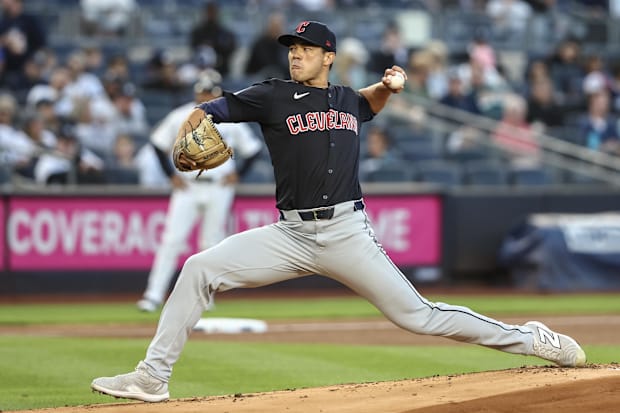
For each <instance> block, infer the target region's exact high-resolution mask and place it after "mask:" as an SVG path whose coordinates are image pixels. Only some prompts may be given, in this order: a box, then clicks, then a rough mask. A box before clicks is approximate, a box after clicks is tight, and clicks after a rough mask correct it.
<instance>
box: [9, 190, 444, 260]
mask: <svg viewBox="0 0 620 413" xmlns="http://www.w3.org/2000/svg"><path fill="white" fill-rule="evenodd" d="M365 202H366V205H367V210H366V212H367V213H368V215H369V216H370V218H371V220H372V223H373V226H374V228H375V231H376V235H377V237H378V239H379V241H380V242H381V243H382V245H383V247H384V248H385V250H386V251H387V252H388V254H389V255H390V257H391V258H392V260H393V261H394V262H395V263H396V264H397V265H403V266H415V265H437V264H439V261H440V258H441V256H440V245H441V239H440V236H441V228H440V226H441V201H440V198H439V197H437V196H434V195H415V196H373V197H368V198H366V199H365ZM167 205H168V199H167V198H165V197H161V198H160V197H155V198H139V197H135V198H126V197H125V198H121V197H110V198H108V197H76V198H72V197H58V198H56V197H13V198H11V200H10V202H9V209H8V211H5V213H7V214H8V217H7V219H6V228H5V229H4V231H6V240H7V245H6V246H5V247H6V248H8V260H9V262H8V263H5V265H7V266H9V267H10V269H11V270H14V271H20V270H21V271H29V270H54V271H57V270H87V269H94V270H95V269H96V270H148V269H149V268H150V266H151V264H152V261H153V257H154V253H155V251H156V248H157V245H158V243H159V241H160V239H161V235H162V231H163V228H164V222H165V217H166V208H167ZM0 213H1V212H0ZM277 219H278V211H277V210H276V209H275V207H274V200H273V198H272V197H237V199H236V200H235V202H234V204H233V207H232V211H231V214H230V220H229V222H228V223H227V228H228V229H229V232H230V233H235V232H240V231H244V230H247V229H250V228H255V227H258V226H262V225H266V224H270V223H272V222H275V221H276V220H277ZM1 246H2V244H0V247H1ZM196 251H197V230H196V229H195V230H194V232H193V233H192V235H191V237H190V239H189V240H188V242H187V245H186V246H185V248H184V250H183V254H182V255H181V257H180V258H179V265H180V264H181V263H182V262H183V260H185V258H187V257H188V256H189V255H191V254H193V253H194V252H196ZM0 263H1V262H0Z"/></svg>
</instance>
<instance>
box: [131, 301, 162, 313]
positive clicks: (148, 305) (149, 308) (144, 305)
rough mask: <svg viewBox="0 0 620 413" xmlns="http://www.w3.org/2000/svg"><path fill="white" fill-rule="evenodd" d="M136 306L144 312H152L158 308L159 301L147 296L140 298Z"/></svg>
mask: <svg viewBox="0 0 620 413" xmlns="http://www.w3.org/2000/svg"><path fill="white" fill-rule="evenodd" d="M136 307H138V310H140V311H144V312H145V313H154V312H155V311H157V309H158V308H159V303H156V302H155V301H151V300H149V299H148V298H142V299H141V300H140V301H138V302H137V303H136Z"/></svg>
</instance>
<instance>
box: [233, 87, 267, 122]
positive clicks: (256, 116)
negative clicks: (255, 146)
mask: <svg viewBox="0 0 620 413" xmlns="http://www.w3.org/2000/svg"><path fill="white" fill-rule="evenodd" d="M273 91H274V87H273V84H272V83H271V82H269V81H264V82H262V83H256V84H254V85H252V86H250V87H248V88H245V89H242V90H239V91H237V92H234V93H231V92H224V98H226V102H227V103H228V109H229V115H230V118H229V121H231V122H261V121H263V120H265V119H266V118H267V115H268V108H269V104H268V102H267V101H268V99H269V96H270V95H272V93H273Z"/></svg>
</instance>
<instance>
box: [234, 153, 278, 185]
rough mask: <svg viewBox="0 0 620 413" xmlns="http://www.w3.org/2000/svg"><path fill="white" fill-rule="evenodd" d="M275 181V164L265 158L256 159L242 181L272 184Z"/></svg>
mask: <svg viewBox="0 0 620 413" xmlns="http://www.w3.org/2000/svg"><path fill="white" fill-rule="evenodd" d="M274 181H275V179H274V176H273V166H272V165H271V162H270V161H268V160H265V159H257V160H255V161H254V163H253V164H252V167H251V168H250V170H249V171H247V173H246V174H245V175H243V176H242V177H241V182H242V183H246V184H270V183H273V182H274Z"/></svg>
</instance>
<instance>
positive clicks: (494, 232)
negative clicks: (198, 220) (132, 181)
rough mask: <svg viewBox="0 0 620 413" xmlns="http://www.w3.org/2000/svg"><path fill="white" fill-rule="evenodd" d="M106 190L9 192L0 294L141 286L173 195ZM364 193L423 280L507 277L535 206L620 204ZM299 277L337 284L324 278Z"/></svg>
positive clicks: (553, 196) (617, 202)
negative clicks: (514, 236)
mask: <svg viewBox="0 0 620 413" xmlns="http://www.w3.org/2000/svg"><path fill="white" fill-rule="evenodd" d="M102 192H103V191H102V189H101V187H98V188H92V187H91V188H85V187H78V188H67V189H66V190H63V191H62V192H49V191H48V192H37V191H11V192H6V193H5V194H4V195H3V196H2V202H1V203H0V231H1V233H2V234H4V236H3V237H2V239H0V252H1V253H0V278H1V279H2V282H0V294H19V293H32V292H82V291H83V292H99V291H102V292H106V291H118V292H139V291H140V290H141V289H142V288H143V287H144V284H145V281H146V277H147V274H148V270H149V268H150V265H151V262H152V260H153V256H154V252H155V249H156V246H157V244H158V242H159V239H160V237H161V233H162V230H163V225H164V220H165V213H166V207H167V203H168V194H167V193H165V192H152V191H137V192H136V191H132V190H130V189H127V188H107V193H105V194H104V193H102ZM365 192H366V193H367V196H366V197H365V201H366V204H367V207H368V208H367V212H368V214H369V215H370V217H371V219H372V221H373V224H374V228H375V230H376V232H377V236H378V239H379V240H380V241H381V242H382V244H383V246H384V248H385V249H386V251H387V252H388V254H389V255H390V257H391V258H392V259H393V261H394V262H395V263H396V264H397V265H398V266H399V267H400V268H402V269H403V271H404V272H405V273H406V274H407V275H408V276H409V277H410V278H412V279H414V280H415V281H420V282H422V281H435V282H436V281H440V282H444V283H450V282H455V281H467V280H474V279H476V280H477V281H479V280H480V279H481V278H482V279H485V280H486V281H492V280H493V279H495V280H497V279H501V272H502V269H501V268H499V267H498V264H497V252H498V248H499V245H500V244H501V242H502V240H503V238H504V237H505V235H506V234H507V233H508V232H509V231H510V230H511V229H512V228H514V226H515V225H517V224H518V223H519V222H521V221H523V220H524V219H525V218H526V217H527V216H528V214H530V213H540V212H573V213H575V212H581V213H592V212H601V211H610V210H618V209H620V190H612V189H610V188H524V189H520V190H516V189H515V188H506V189H503V190H498V189H489V188H480V189H475V188H471V187H470V188H466V189H465V188H460V189H453V190H449V191H446V190H444V191H442V190H440V188H436V187H432V186H419V185H413V184H412V185H404V186H403V185H395V184H391V185H377V184H374V185H367V186H366V188H365ZM272 194H273V188H272V187H271V186H269V185H267V186H264V187H263V186H240V187H239V190H238V196H237V198H236V200H235V202H234V205H233V209H232V213H231V215H230V219H229V221H228V222H227V228H228V230H229V232H230V233H234V232H239V231H243V230H246V229H249V228H253V227H257V226H260V225H264V224H268V223H271V222H274V221H275V220H277V218H278V213H277V210H276V209H275V208H274V201H273V196H272ZM196 239H197V230H196V229H195V230H194V232H193V234H192V236H191V238H190V240H189V242H188V244H187V245H186V246H185V249H184V253H183V255H182V256H181V257H180V260H179V266H180V265H181V264H182V262H183V260H184V259H185V258H186V257H188V256H189V255H190V254H191V253H193V252H194V251H196V248H197V242H196ZM240 253H243V252H242V251H240ZM429 270H430V272H429ZM429 274H430V276H429ZM437 277H439V278H437ZM290 284H291V285H294V286H334V285H333V284H332V283H330V282H329V281H326V280H325V279H323V278H321V277H310V278H307V279H304V280H302V281H299V280H298V281H297V282H291V283H290Z"/></svg>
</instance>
